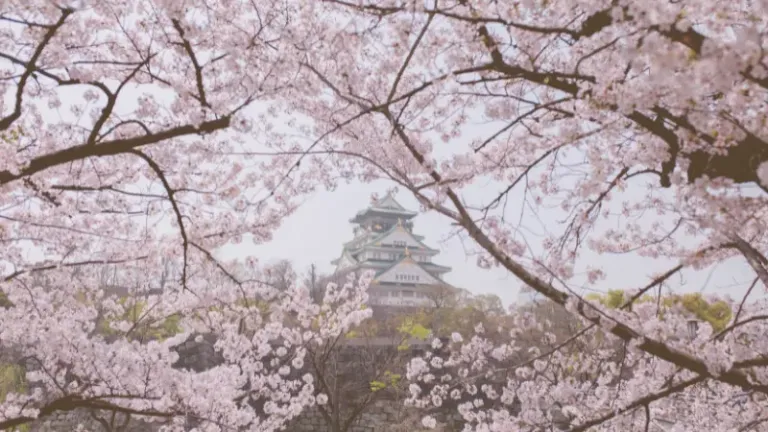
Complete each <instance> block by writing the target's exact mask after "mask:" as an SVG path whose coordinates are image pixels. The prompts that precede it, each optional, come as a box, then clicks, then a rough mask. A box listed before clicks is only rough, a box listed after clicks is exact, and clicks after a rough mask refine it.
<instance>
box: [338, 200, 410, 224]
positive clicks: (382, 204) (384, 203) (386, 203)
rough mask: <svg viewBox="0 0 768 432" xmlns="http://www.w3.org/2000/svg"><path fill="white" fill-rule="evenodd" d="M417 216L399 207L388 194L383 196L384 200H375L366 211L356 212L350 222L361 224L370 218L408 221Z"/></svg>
mask: <svg viewBox="0 0 768 432" xmlns="http://www.w3.org/2000/svg"><path fill="white" fill-rule="evenodd" d="M417 214H418V213H416V212H414V211H410V210H407V209H406V208H405V207H403V206H402V205H400V203H399V202H397V200H395V198H394V197H393V196H392V194H389V193H388V194H387V195H385V196H384V198H381V199H379V200H376V201H375V202H374V203H373V205H371V206H370V207H368V208H367V209H365V210H361V211H359V212H357V214H356V215H355V217H353V218H352V219H350V222H352V223H361V222H363V221H364V220H365V219H368V218H369V217H372V216H392V217H399V218H401V219H405V220H408V219H412V218H414V217H415V216H416V215H417Z"/></svg>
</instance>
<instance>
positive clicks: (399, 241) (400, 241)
mask: <svg viewBox="0 0 768 432" xmlns="http://www.w3.org/2000/svg"><path fill="white" fill-rule="evenodd" d="M392 244H393V245H395V246H399V247H405V242H404V241H403V240H395V241H393V242H392Z"/></svg>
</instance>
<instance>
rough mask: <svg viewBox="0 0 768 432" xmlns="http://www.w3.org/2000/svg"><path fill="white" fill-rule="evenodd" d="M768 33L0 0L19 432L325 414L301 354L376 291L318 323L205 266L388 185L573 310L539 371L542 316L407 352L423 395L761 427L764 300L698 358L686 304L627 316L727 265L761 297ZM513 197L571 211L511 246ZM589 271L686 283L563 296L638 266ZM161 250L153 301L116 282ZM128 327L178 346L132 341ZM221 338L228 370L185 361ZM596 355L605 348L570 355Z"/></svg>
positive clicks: (582, 426)
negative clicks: (498, 334)
mask: <svg viewBox="0 0 768 432" xmlns="http://www.w3.org/2000/svg"><path fill="white" fill-rule="evenodd" d="M766 17H768V3H766V2H765V0H738V1H733V2H715V1H705V2H692V1H689V0H680V1H668V0H649V1H643V2H630V1H626V0H590V1H586V0H541V1H539V0H524V1H518V2H496V1H489V0H478V1H469V0H446V1H442V0H440V1H419V2H415V1H405V0H375V1H374V0H371V1H368V0H361V1H357V2H351V1H347V0H328V1H322V2H319V1H285V2H272V1H246V0H218V1H201V0H189V1H184V2H181V1H174V0H156V1H149V0H138V1H135V2H120V1H117V0H98V1H96V0H93V1H90V0H64V1H59V2H52V1H48V0H9V1H5V2H4V3H3V9H2V11H0V61H1V62H2V63H0V91H1V93H2V95H3V97H2V98H0V133H2V134H3V136H2V143H0V220H1V221H2V222H1V223H2V224H1V225H0V240H2V243H3V246H4V247H3V249H2V255H0V261H2V263H3V266H4V268H3V276H2V277H3V282H2V285H0V290H1V291H2V297H0V305H2V307H3V309H2V314H0V348H2V353H3V354H6V353H13V354H14V356H16V357H17V358H18V359H19V360H20V361H21V360H24V363H25V364H32V365H33V367H31V368H30V369H29V370H28V371H27V374H26V380H27V381H28V382H29V391H28V392H24V393H20V392H16V393H9V394H6V395H5V398H4V401H3V402H2V404H0V428H7V427H13V426H17V425H21V424H24V423H27V422H29V421H31V420H34V419H37V418H41V417H45V416H47V415H50V414H52V413H55V412H57V411H64V410H71V409H75V408H89V409H103V410H107V411H109V410H111V411H116V412H121V413H124V414H132V415H137V416H142V417H143V418H156V419H165V420H168V422H167V424H166V425H165V427H166V428H167V429H169V430H180V429H182V428H183V427H184V425H183V424H182V423H183V422H184V421H185V420H187V419H193V420H195V422H197V424H198V425H200V427H201V428H203V429H204V430H221V429H237V428H240V429H247V428H250V429H251V430H271V429H275V428H279V427H280V426H281V425H283V424H284V423H285V421H287V420H289V419H290V418H292V417H293V416H295V415H297V414H298V412H299V411H300V410H301V409H302V408H303V407H305V406H307V405H311V404H313V403H315V401H316V400H317V397H316V395H317V391H316V389H315V388H314V386H313V383H312V382H311V380H310V379H302V378H299V379H294V378H293V377H294V374H292V373H291V372H292V369H291V368H292V367H293V369H295V368H296V367H295V365H294V364H293V362H294V360H297V359H302V358H303V355H304V354H305V352H306V349H305V348H304V347H303V345H304V344H307V343H315V344H322V342H323V341H324V340H332V339H333V338H334V337H338V335H339V334H342V333H343V332H345V330H346V329H349V328H350V326H352V325H354V324H355V323H357V322H359V321H360V320H361V319H363V318H365V317H366V316H367V315H368V312H367V311H366V310H363V309H361V308H360V304H361V303H362V302H363V301H364V299H365V294H364V291H365V290H364V288H365V286H366V284H367V282H368V279H367V278H363V279H362V280H360V281H359V282H358V283H353V282H352V281H350V282H348V283H346V284H343V285H341V286H331V287H329V289H328V290H327V291H326V293H325V304H324V305H314V304H312V302H311V301H310V300H309V296H308V294H306V292H307V290H303V289H300V288H299V287H296V286H293V287H292V288H290V289H288V290H284V291H282V292H275V290H274V289H272V288H271V287H270V286H269V284H268V283H265V281H266V280H267V278H264V277H263V276H266V275H268V272H267V271H266V270H264V269H261V268H259V265H258V263H256V262H255V261H254V260H249V265H250V266H251V267H252V268H253V271H252V273H251V276H249V277H247V278H243V277H240V276H238V275H236V274H235V273H234V272H233V271H232V268H233V267H232V263H228V262H223V261H221V260H218V259H217V258H216V254H215V251H216V249H217V248H219V247H222V246H225V245H231V244H237V243H239V242H241V241H243V239H244V237H246V236H247V237H248V238H250V239H253V240H254V241H257V242H261V241H267V240H269V238H270V233H271V232H272V231H273V230H274V229H275V228H276V227H277V226H278V225H279V223H280V221H281V220H282V219H284V218H285V217H286V216H288V215H289V214H291V213H292V212H293V211H294V210H295V208H296V206H297V204H298V202H299V197H300V196H301V195H303V194H306V193H309V192H311V191H313V190H314V189H315V188H316V187H317V186H325V187H333V186H335V184H336V183H337V182H338V181H339V179H347V180H350V179H359V180H363V181H370V180H374V179H379V178H386V179H389V180H391V181H392V182H394V183H396V184H398V185H399V186H400V187H401V188H403V189H405V190H408V191H409V192H410V193H412V194H413V195H414V196H415V197H416V198H417V199H418V200H419V202H420V203H421V204H422V205H423V207H424V208H425V209H429V210H433V211H436V212H438V213H440V214H442V215H443V216H444V217H446V218H448V219H449V220H451V222H452V223H454V224H455V226H456V227H457V230H459V231H460V232H461V233H462V234H463V235H465V236H467V237H469V238H471V239H472V240H473V241H474V243H475V245H476V247H477V249H476V250H475V251H473V252H476V253H478V254H479V255H478V256H479V259H478V264H479V265H481V266H483V267H488V266H493V265H495V266H501V267H503V268H504V269H506V270H507V271H508V272H510V273H511V274H512V275H514V276H516V277H517V278H518V279H519V280H520V281H522V282H523V283H524V284H525V285H527V286H528V287H530V288H531V289H533V290H535V291H537V292H538V293H540V294H541V295H542V296H543V297H544V298H547V299H549V300H550V301H552V302H553V303H554V304H556V305H558V306H559V307H562V308H566V309H567V310H568V311H569V312H570V313H571V314H573V315H574V317H575V318H576V319H579V320H582V321H581V325H582V328H581V330H579V331H578V332H577V333H576V334H574V335H572V336H570V337H568V338H566V339H565V340H562V338H560V339H558V338H559V337H560V335H559V334H558V335H553V336H552V337H548V338H546V339H547V340H546V342H547V343H549V344H550V345H551V347H550V348H549V349H548V350H546V351H542V352H535V351H534V352H531V353H520V349H519V344H517V340H518V336H519V332H521V331H523V332H524V331H526V330H529V329H536V330H537V331H540V332H543V333H544V334H546V333H547V330H548V324H547V323H546V321H544V322H541V321H540V320H539V319H537V318H536V317H530V316H526V315H525V314H521V315H520V316H518V318H517V319H518V321H519V322H518V326H517V327H518V330H515V331H513V332H511V334H510V335H509V338H508V340H505V341H498V340H496V339H495V338H494V339H493V340H489V339H488V338H486V337H484V336H483V335H484V334H486V333H484V329H482V328H481V327H478V328H477V332H476V334H463V335H461V334H458V333H457V334H455V335H453V337H452V339H451V341H452V342H451V343H450V344H449V346H439V345H441V344H444V343H443V342H439V341H438V342H436V345H435V350H436V352H435V353H432V354H428V356H427V357H426V358H423V357H419V358H416V359H414V360H413V361H412V363H411V367H410V371H409V379H410V380H412V381H413V383H412V384H413V385H414V386H415V387H412V399H411V402H412V404H414V405H416V406H418V407H422V408H424V409H428V406H429V405H430V404H431V406H435V407H436V406H440V405H441V404H442V403H443V401H445V400H446V399H448V398H451V399H452V400H456V401H457V403H458V405H457V409H458V412H459V413H460V414H461V415H462V417H463V418H464V420H465V421H466V422H467V427H468V428H470V429H479V430H520V429H522V430H541V428H547V427H549V428H551V427H559V428H568V429H570V430H588V429H589V430H616V429H619V430H650V429H649V428H650V427H651V425H652V423H653V422H655V421H657V420H658V418H659V417H665V418H669V417H672V418H673V419H674V421H675V422H676V424H675V426H673V427H676V428H678V430H701V429H710V430H750V428H751V429H752V430H759V428H765V423H764V419H763V417H761V412H765V407H766V403H767V402H766V398H765V395H766V393H768V376H767V375H766V367H767V366H768V361H767V360H766V357H765V355H766V349H768V347H767V346H766V344H765V341H766V339H765V337H764V335H765V333H766V324H765V320H764V317H765V316H766V314H765V305H764V304H761V303H756V302H753V301H748V299H747V298H746V297H745V298H744V299H742V301H739V302H736V301H733V302H732V309H733V310H734V313H733V318H732V320H731V322H730V323H729V324H728V325H727V326H726V327H725V329H723V330H722V331H720V332H718V333H717V334H714V333H713V332H712V329H711V327H708V326H707V325H703V326H702V327H701V328H700V330H699V333H698V334H697V335H696V337H695V339H693V340H691V339H690V338H689V337H688V333H687V332H686V331H684V327H685V326H684V324H685V323H686V322H687V319H686V318H685V317H686V315H685V314H683V313H675V311H674V310H673V311H668V310H667V311H665V312H664V313H661V312H662V311H661V310H660V309H659V308H658V307H655V305H654V303H653V302H641V303H638V304H636V305H635V304H634V300H636V299H639V298H641V297H642V296H643V295H645V294H647V293H649V292H652V291H653V290H654V289H655V288H657V287H658V286H660V284H662V283H667V284H669V283H670V282H669V281H670V278H671V277H672V276H674V275H676V274H678V273H679V272H681V271H682V270H683V269H691V268H693V269H697V268H704V267H706V266H710V265H713V264H716V263H719V262H723V261H724V260H727V259H740V260H743V261H745V262H746V263H747V264H748V265H749V267H750V268H751V269H752V271H753V272H754V278H755V286H757V287H758V288H757V289H765V288H766V287H768V259H767V258H766V257H765V250H766V248H768V242H767V241H766V236H765V234H764V233H765V232H766V231H767V230H766V222H768V216H767V214H766V212H768V205H767V204H768V202H767V201H768V179H767V178H766V177H768V175H767V174H766V173H768V150H767V149H768V143H767V141H768V135H766V127H765V126H766V119H767V117H766V116H768V107H767V106H766V95H767V93H768V63H767V61H768V60H766V57H765V50H766V46H767V45H768V43H767V42H766ZM257 102H258V103H259V105H256V104H257ZM281 124H282V125H283V126H281ZM479 124H480V125H484V128H490V129H491V130H490V131H489V130H482V131H480V130H479V129H480V128H479V127H478V126H477V125H479ZM285 126H287V128H289V129H290V131H286V130H285ZM297 135H303V136H305V137H306V136H308V137H309V138H310V141H309V142H310V143H309V145H305V144H304V143H305V141H302V140H299V139H298V138H297ZM257 147H258V148H257ZM261 147H265V148H266V149H264V148H261ZM264 155H269V156H271V157H268V158H261V157H258V156H264ZM481 181H492V182H495V183H494V184H497V185H498V186H499V193H498V195H496V196H494V197H492V198H489V199H485V198H483V195H482V194H477V193H475V192H476V191H477V189H473V187H476V186H477V185H478V183H479V182H481ZM515 204H517V206H516V207H515ZM510 208H513V209H515V210H518V211H519V212H521V213H531V214H535V215H539V214H540V213H541V211H542V210H546V209H552V208H556V209H560V210H561V211H562V213H563V214H564V218H563V219H562V220H552V221H543V223H542V224H543V225H544V226H545V227H546V230H545V232H546V234H545V235H544V236H543V238H535V239H534V238H531V236H526V237H523V234H522V233H523V232H524V231H523V230H522V228H521V227H519V226H516V225H515V224H514V222H512V221H513V220H517V219H518V218H517V217H514V218H513V217H512V216H511V215H510V214H509V213H510V212H511V211H512V210H510ZM587 252H591V253H596V254H606V253H612V254H634V255H637V256H642V257H649V258H663V259H666V260H669V261H673V264H672V268H671V269H670V270H669V271H667V272H665V273H663V274H660V275H654V276H653V277H652V281H651V282H650V283H645V282H644V281H631V282H633V283H631V285H632V287H633V288H634V289H633V290H628V291H626V292H627V293H628V295H629V298H628V300H627V302H626V303H625V304H624V305H622V307H619V308H616V309H610V308H606V307H604V306H602V305H600V304H598V303H596V302H590V301H588V300H585V299H583V298H581V297H580V296H579V295H578V294H577V293H576V291H575V290H574V289H573V284H574V280H575V276H576V274H577V273H580V272H582V271H583V272H587V273H588V283H596V282H597V281H599V280H600V279H601V278H602V277H604V276H605V275H606V273H608V272H611V271H620V270H618V269H608V268H602V267H601V266H600V263H599V262H595V261H589V260H588V259H587V257H588V254H587ZM169 258H173V259H175V261H174V262H175V263H176V264H177V265H175V266H174V267H175V268H177V269H178V271H174V272H173V276H172V277H170V281H169V282H167V283H165V286H164V288H163V290H162V291H161V292H157V293H155V292H149V290H148V289H145V288H148V286H137V287H136V286H135V287H131V290H129V292H127V293H121V294H119V295H118V294H115V293H112V292H109V291H108V290H105V289H104V288H105V287H104V286H103V284H101V283H100V282H99V281H100V280H101V275H102V274H103V271H102V267H104V266H105V265H121V266H122V267H123V268H137V269H141V270H150V271H151V272H155V273H156V274H158V275H160V274H163V271H164V269H165V263H166V262H167V261H168V259H169ZM214 278H216V281H217V282H216V283H212V282H211V281H212V280H214ZM166 280H168V278H166ZM222 281H223V282H222ZM751 291H752V289H751V288H750V289H749V290H748V293H750V292H751ZM126 295H129V296H141V298H142V300H141V301H142V302H143V303H142V305H141V307H140V308H137V303H136V302H125V301H123V300H122V299H121V297H120V296H126ZM139 309H140V313H136V311H138V310H139ZM137 314H138V315H141V319H140V321H141V322H142V323H144V324H146V325H145V326H141V329H142V331H144V330H146V329H147V326H150V327H151V326H152V325H156V326H162V325H164V324H165V323H166V322H167V321H166V320H167V319H169V318H170V317H176V318H178V319H179V323H178V324H179V326H180V328H181V329H182V331H181V332H180V333H178V334H175V335H174V336H171V337H168V338H154V339H153V340H150V341H146V342H141V341H138V340H136V339H135V338H132V337H131V334H132V333H133V332H135V331H136V328H138V327H136V326H135V324H136V321H135V320H128V319H125V318H126V317H135V316H136V315H137ZM176 318H174V319H176ZM105 320H106V321H107V322H109V328H110V329H112V330H114V331H116V332H118V334H117V336H115V335H114V334H113V335H110V336H109V337H106V336H105V335H104V334H103V332H101V331H100V330H101V327H99V326H98V323H100V322H104V321H105ZM686 328H687V327H686ZM204 333H215V334H216V335H217V336H218V337H219V341H218V342H217V348H218V349H219V351H220V353H221V354H222V356H223V358H224V359H225V361H224V363H223V364H221V365H218V366H216V367H214V368H211V369H208V370H206V371H202V372H194V371H189V370H180V369H177V368H173V367H172V365H173V363H174V361H175V360H176V358H175V354H174V351H173V350H172V348H173V346H174V344H178V343H180V342H182V341H183V340H185V339H186V338H188V337H193V336H194V335H195V334H204ZM582 338H586V339H587V341H586V342H584V343H585V344H586V345H587V346H595V347H596V349H595V350H593V351H592V352H586V351H584V352H578V351H577V352H572V351H568V350H565V349H564V347H563V346H562V345H563V344H566V345H567V344H571V343H573V342H574V341H576V340H580V341H581V339H582ZM602 340H609V341H610V344H608V345H607V346H606V347H604V348H603V346H602V345H600V343H602V342H601V341H602ZM593 342H594V343H593ZM617 346H618V347H620V350H619V351H618V352H619V353H620V354H621V356H620V357H617V356H616V354H617V348H616V347H617ZM540 351H541V350H540ZM524 354H529V356H527V357H525V356H523V355H524ZM566 354H568V355H566ZM281 359H282V360H281ZM300 363H301V361H300V360H297V363H296V364H300ZM286 368H287V369H286ZM454 370H455V372H453V371H454ZM444 371H447V372H444ZM293 372H295V371H293ZM497 372H498V374H497ZM475 378H478V379H479V378H482V379H483V380H484V381H475ZM475 382H478V383H480V385H479V386H477V385H475ZM456 391H457V392H458V393H456ZM480 393H482V394H483V395H484V396H483V397H482V398H478V397H476V396H477V395H478V394H480ZM454 395H455V398H454ZM318 397H319V395H318ZM323 399H324V398H323V397H320V400H321V401H322V400H323ZM423 422H424V425H425V426H432V425H433V424H434V422H435V419H434V418H432V417H425V418H424V421H423Z"/></svg>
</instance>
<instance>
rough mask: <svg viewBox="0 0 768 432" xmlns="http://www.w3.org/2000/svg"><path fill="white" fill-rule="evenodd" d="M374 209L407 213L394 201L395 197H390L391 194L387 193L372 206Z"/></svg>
mask: <svg viewBox="0 0 768 432" xmlns="http://www.w3.org/2000/svg"><path fill="white" fill-rule="evenodd" d="M373 207H374V208H382V209H392V210H400V211H408V210H406V209H405V207H403V206H402V205H400V203H399V202H397V200H395V197H393V196H392V194H390V193H388V194H386V195H385V196H384V198H382V199H380V200H378V201H376V203H375V204H374V205H373Z"/></svg>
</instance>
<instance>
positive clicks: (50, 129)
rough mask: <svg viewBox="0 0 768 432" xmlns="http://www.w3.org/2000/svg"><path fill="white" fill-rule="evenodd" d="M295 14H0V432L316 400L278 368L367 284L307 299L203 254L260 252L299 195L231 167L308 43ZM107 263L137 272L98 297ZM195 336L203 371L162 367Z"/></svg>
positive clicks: (287, 181) (250, 424) (165, 420)
mask: <svg viewBox="0 0 768 432" xmlns="http://www.w3.org/2000/svg"><path fill="white" fill-rule="evenodd" d="M305 12H306V11H304V10H302V5H301V3H300V2H298V3H294V4H290V3H282V2H258V3H257V2H250V1H245V0H244V1H221V2H214V3H210V2H204V1H192V2H177V1H143V0H142V1H136V2H133V1H132V2H122V1H111V0H110V1H101V0H98V1H89V0H64V1H49V0H33V1H27V0H23V1H22V0H18V1H17V0H10V1H4V2H3V6H2V8H0V95H1V97H0V134H1V135H0V138H2V142H1V143H0V243H2V252H0V262H1V263H2V275H1V276H0V277H2V279H0V305H1V306H2V309H0V353H2V356H3V359H2V361H3V362H4V364H3V370H4V371H6V370H11V369H13V370H16V369H18V367H17V366H18V365H21V366H20V367H23V368H24V369H23V372H24V373H23V376H22V377H21V378H22V379H23V382H24V386H17V387H16V388H14V389H13V390H12V391H8V390H7V389H4V390H3V398H2V401H0V429H3V430H5V429H7V428H13V427H17V426H23V425H26V424H27V423H29V422H32V421H36V420H44V419H45V418H46V417H48V416H51V415H53V414H56V413H58V412H69V411H71V410H75V409H88V410H95V411H104V412H107V414H108V413H109V412H113V413H118V414H120V415H131V416H133V418H141V419H143V420H146V421H152V420H156V421H159V422H161V423H162V424H163V427H164V428H165V429H166V430H183V428H184V427H185V422H189V421H191V422H193V423H194V424H195V425H197V427H198V430H207V431H213V430H232V429H237V430H259V431H263V430H274V429H277V428H279V427H281V426H282V425H284V424H285V422H286V421H287V420H289V419H291V418H293V417H295V416H296V415H297V414H298V413H299V412H300V411H301V410H302V409H303V408H304V407H306V406H309V405H312V404H314V403H315V402H316V400H317V398H318V397H319V398H320V399H322V398H321V397H320V394H319V392H318V391H317V389H316V388H315V386H314V383H313V380H312V377H311V375H307V374H302V373H300V369H301V368H300V367H299V366H297V365H300V364H301V361H302V359H303V357H304V356H305V354H306V348H307V346H309V345H311V344H320V343H322V342H323V341H324V340H326V339H332V338H334V337H336V336H338V335H339V334H343V333H344V332H345V330H346V329H348V328H349V327H350V326H352V325H354V324H355V323H357V322H359V321H360V320H362V319H364V318H365V317H366V316H368V314H369V312H368V311H366V310H363V309H361V307H360V306H361V304H362V303H363V302H364V301H365V287H366V286H367V284H368V280H369V279H368V278H367V277H362V278H361V279H359V280H348V281H344V282H343V283H341V284H339V285H331V286H329V287H328V289H327V290H326V292H325V297H324V302H323V304H322V305H316V304H313V302H312V301H311V300H310V298H309V295H308V293H307V290H306V289H304V288H303V287H301V286H299V285H297V284H295V283H293V282H291V284H290V286H286V287H282V289H281V290H276V289H274V288H273V287H271V286H270V283H269V280H268V279H269V276H270V274H271V273H270V270H269V269H265V268H262V266H260V265H259V263H258V262H257V261H256V260H255V259H253V258H248V257H241V258H245V261H246V265H247V267H248V268H249V274H248V277H242V276H240V275H238V274H237V272H235V266H234V263H230V262H225V261H222V260H219V259H217V258H216V257H217V255H216V250H217V249H218V248H220V247H222V246H225V245H231V244H237V243H239V242H241V241H243V240H244V238H246V237H247V238H248V239H249V240H252V241H255V242H263V241H267V240H269V238H270V236H271V232H272V231H273V230H274V229H275V228H276V227H277V226H278V225H279V224H280V222H281V220H282V219H283V218H285V217H286V216H287V215H289V214H291V213H292V212H293V211H294V209H295V208H296V204H297V198H298V197H299V196H300V195H302V194H305V193H307V192H310V191H311V190H313V189H314V187H315V186H316V185H317V184H318V182H316V181H313V177H312V175H313V172H316V171H312V170H305V171H300V170H299V169H298V163H295V161H293V159H292V158H281V157H275V158H269V159H258V158H249V159H247V160H246V159H243V158H242V157H240V156H237V155H235V154H234V153H235V152H236V151H237V150H239V149H241V148H243V147H244V146H251V145H256V144H257V143H258V142H259V141H260V140H261V139H262V138H263V136H264V135H263V132H264V131H265V130H268V129H269V128H271V127H274V125H275V124H276V123H277V122H278V121H279V117H280V115H279V113H278V112H276V111H274V110H275V108H274V107H273V106H271V105H270V103H271V102H270V101H271V100H272V99H273V98H274V97H275V95H277V94H278V93H280V92H283V91H285V92H286V94H290V93H291V92H292V91H294V90H292V88H294V87H293V86H294V81H293V77H294V75H295V74H296V73H297V72H298V71H299V65H298V62H297V61H296V59H297V58H299V57H300V56H301V52H302V51H303V50H304V49H305V48H302V44H307V46H310V45H311V44H312V43H313V39H314V38H322V31H317V32H311V31H309V30H310V28H311V25H312V22H313V21H312V20H311V19H309V18H311V17H309V16H304V14H305ZM308 26H309V27H308ZM319 30H321V29H319ZM306 31H309V34H305V32H306ZM257 102H258V103H260V104H261V105H259V106H256V105H255V103H257ZM260 109H263V111H264V112H259V110H260ZM305 166H306V167H308V168H309V167H311V166H312V160H311V159H309V160H308V161H307V162H305ZM241 261H242V260H241ZM169 262H171V263H172V264H173V265H172V266H169V265H168V263H169ZM115 266H118V267H119V269H120V272H123V273H131V274H141V275H144V276H146V277H142V278H140V279H135V280H138V281H139V282H137V283H134V284H131V285H129V286H119V287H117V288H119V289H113V288H116V287H115V286H112V285H110V284H108V283H105V278H104V275H105V271H109V269H111V268H114V267H115ZM159 282H162V283H159ZM158 283H159V285H158ZM158 286H159V288H158ZM169 320H172V321H173V325H172V331H170V332H165V331H160V330H162V329H164V328H166V327H164V326H166V325H167V324H168V322H169ZM209 334H212V335H214V336H215V338H216V340H217V342H216V349H217V350H218V352H219V354H220V355H221V357H222V358H223V362H222V363H221V364H218V365H213V366H211V367H209V368H207V369H205V370H203V371H193V370H186V369H180V368H176V367H174V364H175V362H176V361H177V360H178V354H177V353H176V351H175V350H174V347H175V346H177V345H178V344H180V343H181V342H184V341H185V340H187V339H189V338H198V337H202V335H209ZM139 335H141V337H139ZM8 365H11V366H13V368H11V366H8ZM14 368H15V369H14ZM17 375H18V374H17ZM21 387H23V388H21ZM107 417H108V415H107Z"/></svg>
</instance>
